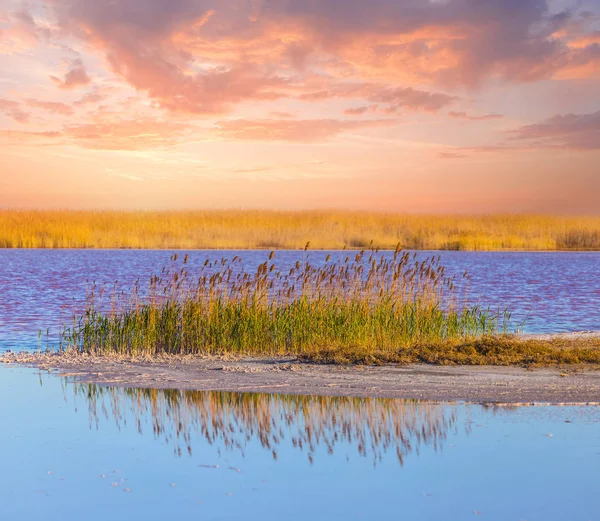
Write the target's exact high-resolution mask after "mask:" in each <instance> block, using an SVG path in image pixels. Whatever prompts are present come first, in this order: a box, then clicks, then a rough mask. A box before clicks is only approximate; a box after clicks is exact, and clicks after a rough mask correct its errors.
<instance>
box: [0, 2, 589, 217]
mask: <svg viewBox="0 0 600 521" xmlns="http://www.w3.org/2000/svg"><path fill="white" fill-rule="evenodd" d="M0 146H1V151H2V154H1V156H0V207H20V208H38V207H40V208H41V207H43V208H148V209H150V208H224V207H227V208H232V207H234V208H257V207H258V208H283V209H287V208H290V209H292V208H294V209H296V208H350V209H371V210H385V211H404V212H496V211H507V212H514V211H527V212H557V213H558V212H559V213H599V212H600V0H571V1H567V0H548V1H546V0H369V1H365V0H218V1H217V0H210V1H209V0H30V1H21V0H0Z"/></svg>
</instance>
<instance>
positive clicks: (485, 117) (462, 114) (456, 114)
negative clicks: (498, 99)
mask: <svg viewBox="0 0 600 521" xmlns="http://www.w3.org/2000/svg"><path fill="white" fill-rule="evenodd" d="M448 116H449V117H451V118H454V119H468V120H470V121H485V120H489V119H502V118H503V117H504V116H503V115H502V114H484V115H483V116H471V115H469V114H467V113H466V112H452V111H451V112H448Z"/></svg>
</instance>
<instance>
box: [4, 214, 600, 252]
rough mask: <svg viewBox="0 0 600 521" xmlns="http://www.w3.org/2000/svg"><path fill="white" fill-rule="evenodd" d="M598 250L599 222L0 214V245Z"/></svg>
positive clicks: (390, 216) (384, 216) (566, 219)
mask: <svg viewBox="0 0 600 521" xmlns="http://www.w3.org/2000/svg"><path fill="white" fill-rule="evenodd" d="M307 240H310V241H311V244H312V248H313V249H342V248H344V247H347V248H350V249H358V250H360V249H362V248H365V247H368V245H369V244H371V242H372V243H373V244H375V245H376V246H378V247H380V248H384V249H393V248H394V247H395V246H396V244H397V243H400V244H401V245H402V248H403V249H412V250H478V251H484V250H538V251H553V250H600V217H598V216H596V217H592V216H590V217H566V216H548V215H405V214H385V213H373V212H371V213H369V212H349V211H348V212H344V211H304V212H302V211H298V212H281V211H241V210H239V211H234V210H223V211H165V212H158V211H157V212H110V211H14V210H0V248H148V249H186V250H188V249H301V248H302V247H303V246H304V244H305V243H306V241H307Z"/></svg>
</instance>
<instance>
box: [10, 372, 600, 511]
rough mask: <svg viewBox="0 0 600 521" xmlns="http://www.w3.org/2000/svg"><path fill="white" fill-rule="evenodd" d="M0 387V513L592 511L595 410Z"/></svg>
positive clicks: (14, 379) (598, 425) (24, 375)
mask: <svg viewBox="0 0 600 521" xmlns="http://www.w3.org/2000/svg"><path fill="white" fill-rule="evenodd" d="M0 396H1V397H2V400H0V418H2V428H1V429H0V446H2V447H3V448H4V450H3V456H2V472H1V473H0V519H6V520H11V521H12V520H17V521H19V520H31V519H45V520H48V521H54V520H61V521H62V520H64V519H86V521H93V520H99V521H105V520H107V519H114V520H117V521H118V520H122V519H144V520H146V521H153V520H161V521H163V520H165V519H174V518H177V519H192V518H193V519H210V520H221V519H222V520H225V519H250V520H254V519H256V520H261V521H263V520H273V521H279V520H281V519H288V520H296V519H297V520H306V519H314V520H320V519H323V520H332V519H340V520H359V519H360V520H363V519H364V520H371V519H410V520H428V521H447V520H451V521H461V520H470V519H485V520H489V521H494V520H497V521H510V520H515V521H519V520H527V521H553V520H556V521H564V520H567V519H568V520H569V521H591V520H594V521H596V520H598V519H599V517H598V516H599V512H600V496H599V495H598V490H597V487H598V480H599V479H600V470H599V469H600V408H598V407H528V408H500V407H493V406H482V405H476V404H465V403H428V402H418V401H406V400H378V399H358V398H332V397H328V398H326V397H301V396H285V395H279V396H275V395H260V394H235V393H206V392H205V393H203V392H179V391H156V390H142V389H116V388H109V387H107V388H98V387H96V386H89V385H84V384H77V383H74V382H72V381H70V380H67V379H63V378H59V377H56V376H53V375H47V374H38V372H37V371H36V370H33V369H26V368H18V367H0Z"/></svg>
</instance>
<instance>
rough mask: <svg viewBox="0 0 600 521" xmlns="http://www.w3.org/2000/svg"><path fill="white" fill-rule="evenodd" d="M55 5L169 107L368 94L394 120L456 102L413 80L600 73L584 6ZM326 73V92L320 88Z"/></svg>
mask: <svg viewBox="0 0 600 521" xmlns="http://www.w3.org/2000/svg"><path fill="white" fill-rule="evenodd" d="M50 5H51V6H52V8H53V10H54V12H55V14H56V16H57V18H58V20H59V22H60V24H61V25H62V27H63V29H64V30H65V31H70V32H71V33H72V34H73V35H75V36H77V37H79V38H83V39H85V40H86V41H87V42H88V43H90V44H91V45H93V46H94V47H96V48H97V49H99V50H100V51H101V52H102V53H104V55H105V56H106V59H107V61H108V63H109V64H110V66H111V68H112V70H113V71H114V72H116V73H117V74H119V75H120V76H122V77H123V78H124V79H125V80H126V81H127V82H128V83H129V84H130V85H132V86H133V87H135V88H136V89H138V90H141V91H145V92H146V93H147V94H148V95H149V96H150V97H151V98H152V99H154V100H155V101H156V102H158V103H159V104H160V106H161V107H163V108H165V109H168V110H170V111H173V112H188V113H191V114H199V115H205V114H206V115H209V114H223V113H227V112H230V111H232V110H233V108H234V107H235V106H236V105H237V104H240V103H244V102H246V101H274V100H277V99H282V98H298V99H302V100H304V101H311V102H320V101H324V100H327V99H330V98H336V97H357V98H359V97H361V96H362V97H363V99H364V100H365V101H367V102H368V103H371V104H372V103H382V104H387V105H388V106H387V107H384V108H383V110H386V111H388V112H390V113H394V112H399V111H401V110H404V109H409V110H425V111H435V110H439V109H440V108H441V107H443V106H445V105H447V104H448V103H451V102H452V100H454V99H455V97H453V96H450V95H447V94H443V93H435V92H427V91H424V90H421V89H417V88H415V87H413V88H407V87H406V85H403V83H405V82H407V81H410V82H418V83H421V84H423V83H426V84H432V85H441V86H450V87H458V86H469V87H471V86H474V85H478V84H481V83H482V82H485V81H486V80H488V79H492V78H502V79H504V80H508V81H513V82H527V81H535V80H538V79H542V78H551V77H553V76H556V75H558V74H566V73H567V71H569V70H572V71H574V72H573V73H575V71H577V72H576V73H577V74H579V75H581V74H586V73H589V74H595V69H594V68H589V66H590V64H592V63H595V62H596V58H597V57H596V51H595V47H594V45H596V44H594V43H590V42H587V43H586V44H585V45H584V44H583V43H581V44H580V45H582V46H583V47H581V48H577V49H575V48H571V47H569V46H568V41H569V38H571V37H570V36H568V34H569V31H567V28H568V27H569V24H570V23H572V20H573V18H574V11H563V12H559V13H552V12H550V10H549V8H548V6H547V5H546V3H545V2H544V1H539V2H531V1H525V2H516V3H502V2H500V3H498V2H480V3H478V4H477V8H473V6H471V4H470V3H469V2H466V1H465V0H447V1H445V2H423V3H416V4H412V3H407V2H398V1H397V0H375V3H374V4H371V3H365V2H364V0H346V1H345V2H344V4H343V8H340V5H341V4H340V3H339V0H321V1H319V2H315V1H309V0H271V1H270V2H269V3H268V7H267V6H266V4H265V3H264V2H261V1H257V2H245V1H242V0H227V1H224V2H221V3H220V4H219V6H218V7H215V5H214V3H213V2H209V1H208V0H197V1H194V2H192V1H190V0H177V1H173V2H168V3H165V2H159V1H158V0H144V1H142V0H131V1H130V2H128V3H127V5H125V4H122V3H120V2H116V3H115V2H108V1H107V0H93V1H92V0H71V1H70V2H68V3H62V2H52V3H51V4H50ZM140 42H143V45H141V44H140ZM317 73H318V74H320V75H321V78H322V83H323V85H322V87H321V88H319V89H314V88H312V85H311V81H310V78H311V77H312V76H313V75H315V74H317ZM63 83H64V84H67V78H65V80H63ZM357 85H364V86H363V87H357ZM374 86H375V87H374Z"/></svg>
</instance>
